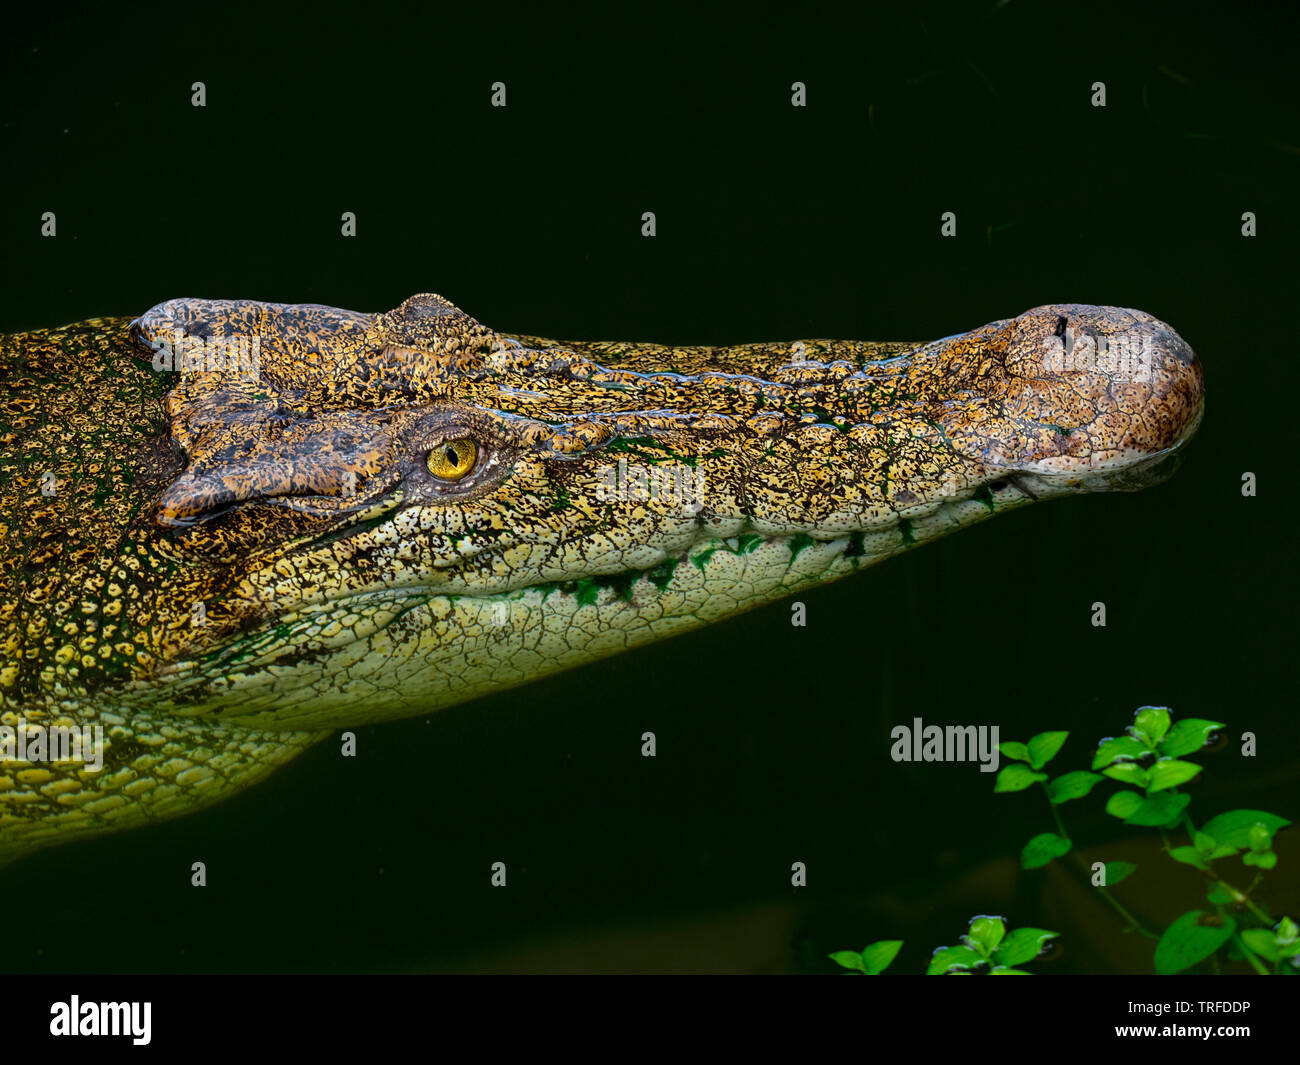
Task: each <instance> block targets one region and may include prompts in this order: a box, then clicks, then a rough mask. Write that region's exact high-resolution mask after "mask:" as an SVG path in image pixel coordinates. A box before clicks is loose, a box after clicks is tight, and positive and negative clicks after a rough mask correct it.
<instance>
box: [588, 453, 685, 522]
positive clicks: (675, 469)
mask: <svg viewBox="0 0 1300 1065" xmlns="http://www.w3.org/2000/svg"><path fill="white" fill-rule="evenodd" d="M598 476H599V478H600V481H599V483H598V484H597V485H596V498H597V499H598V500H600V501H601V502H619V503H649V502H652V501H657V502H661V503H668V504H670V505H671V504H674V503H676V504H679V505H680V506H681V508H682V514H683V515H686V516H688V517H692V516H694V515H696V514H698V513H699V512H700V511H701V510H703V509H704V504H703V503H702V502H701V500H702V499H703V497H704V471H703V470H702V469H699V468H692V467H690V466H687V465H684V464H682V463H672V464H667V463H665V464H663V465H659V464H655V465H652V466H641V465H631V464H629V463H628V461H627V459H619V460H618V462H617V464H613V465H608V466H603V467H602V468H601V469H600V470H599V471H598Z"/></svg>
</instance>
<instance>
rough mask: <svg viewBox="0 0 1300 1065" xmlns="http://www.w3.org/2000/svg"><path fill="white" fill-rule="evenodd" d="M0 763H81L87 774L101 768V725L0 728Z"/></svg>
mask: <svg viewBox="0 0 1300 1065" xmlns="http://www.w3.org/2000/svg"><path fill="white" fill-rule="evenodd" d="M0 762H27V763H31V764H39V763H42V762H83V763H85V766H86V769H87V770H88V771H89V772H91V773H98V772H99V771H100V770H101V769H103V768H104V726H103V725H34V724H32V723H30V722H28V721H24V720H23V719H22V718H19V720H18V724H17V725H0Z"/></svg>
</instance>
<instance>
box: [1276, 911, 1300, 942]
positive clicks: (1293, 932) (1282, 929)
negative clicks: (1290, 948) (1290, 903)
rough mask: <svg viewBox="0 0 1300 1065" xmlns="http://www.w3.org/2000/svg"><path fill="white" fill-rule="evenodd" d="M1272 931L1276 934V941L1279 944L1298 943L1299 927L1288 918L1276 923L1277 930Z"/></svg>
mask: <svg viewBox="0 0 1300 1065" xmlns="http://www.w3.org/2000/svg"><path fill="white" fill-rule="evenodd" d="M1274 931H1276V932H1277V941H1278V942H1279V943H1295V942H1297V941H1300V925H1298V924H1296V923H1295V921H1293V920H1291V918H1290V917H1283V918H1282V920H1280V921H1278V923H1277V928H1276V929H1274Z"/></svg>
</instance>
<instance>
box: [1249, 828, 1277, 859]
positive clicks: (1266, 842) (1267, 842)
mask: <svg viewBox="0 0 1300 1065" xmlns="http://www.w3.org/2000/svg"><path fill="white" fill-rule="evenodd" d="M1246 842H1248V843H1249V844H1250V849H1251V850H1253V851H1255V852H1256V853H1258V852H1260V851H1266V850H1268V849H1269V847H1270V846H1271V845H1272V843H1273V833H1272V832H1270V831H1269V830H1268V825H1264V824H1260V823H1259V822H1258V821H1257V822H1255V824H1253V825H1251V826H1250V831H1249V832H1247V833H1246Z"/></svg>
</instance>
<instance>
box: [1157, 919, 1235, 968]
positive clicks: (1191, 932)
mask: <svg viewBox="0 0 1300 1065" xmlns="http://www.w3.org/2000/svg"><path fill="white" fill-rule="evenodd" d="M1202 921H1205V922H1207V923H1205V924H1202V923H1201V922H1202ZM1236 927H1237V922H1236V921H1234V920H1233V919H1232V918H1231V917H1223V918H1219V917H1215V916H1214V915H1212V914H1208V913H1206V912H1205V911H1204V910H1190V911H1189V912H1187V913H1185V914H1183V915H1182V916H1181V917H1179V918H1178V919H1177V920H1176V921H1174V923H1173V924H1171V925H1170V926H1169V927H1168V928H1166V929H1165V934H1164V935H1162V936H1161V937H1160V942H1159V943H1157V944H1156V972H1157V973H1159V974H1160V975H1161V976H1168V975H1169V974H1171V973H1180V972H1182V971H1183V970H1184V969H1188V968H1190V967H1191V966H1193V965H1195V964H1196V963H1197V962H1198V961H1203V960H1204V959H1206V958H1208V957H1209V956H1210V955H1211V954H1213V953H1214V952H1215V951H1216V950H1218V949H1219V948H1220V947H1221V946H1223V944H1224V943H1226V942H1227V941H1228V940H1229V939H1231V938H1232V933H1233V931H1234V930H1235V929H1236Z"/></svg>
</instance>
